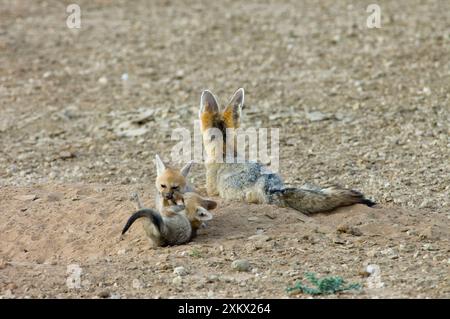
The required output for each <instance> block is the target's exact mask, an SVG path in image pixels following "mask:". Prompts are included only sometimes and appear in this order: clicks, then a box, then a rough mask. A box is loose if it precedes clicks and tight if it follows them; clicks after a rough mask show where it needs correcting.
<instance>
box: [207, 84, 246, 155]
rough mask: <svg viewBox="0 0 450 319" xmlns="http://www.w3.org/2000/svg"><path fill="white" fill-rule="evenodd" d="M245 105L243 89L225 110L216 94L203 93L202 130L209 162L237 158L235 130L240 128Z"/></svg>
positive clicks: (236, 93)
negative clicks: (227, 157) (226, 157)
mask: <svg viewBox="0 0 450 319" xmlns="http://www.w3.org/2000/svg"><path fill="white" fill-rule="evenodd" d="M243 105H244V89H242V88H240V89H238V90H237V91H236V92H235V93H234V94H233V96H232V98H231V99H230V101H229V102H228V104H227V105H226V106H225V107H224V108H223V109H221V108H220V107H219V104H218V102H217V99H216V98H215V96H214V94H212V93H211V92H210V91H208V90H206V91H203V93H202V96H201V98H200V111H199V117H200V129H201V131H202V136H203V145H204V146H205V150H206V155H207V157H208V160H209V161H215V160H217V161H222V160H223V159H224V157H225V156H233V157H234V156H235V152H236V148H235V145H236V143H235V137H236V135H235V134H236V131H235V130H236V129H238V128H239V127H240V122H241V113H242V107H243ZM227 151H228V154H227ZM230 152H231V153H230Z"/></svg>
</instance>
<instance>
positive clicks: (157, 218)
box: [122, 193, 216, 246]
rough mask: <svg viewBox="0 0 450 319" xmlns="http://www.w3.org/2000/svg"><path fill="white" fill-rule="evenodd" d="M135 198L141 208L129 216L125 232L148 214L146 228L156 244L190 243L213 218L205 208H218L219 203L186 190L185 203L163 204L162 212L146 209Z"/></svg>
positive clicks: (123, 231) (123, 232)
mask: <svg viewBox="0 0 450 319" xmlns="http://www.w3.org/2000/svg"><path fill="white" fill-rule="evenodd" d="M135 199H136V200H137V205H138V208H139V210H138V211H137V212H135V213H134V214H133V215H131V217H130V218H129V219H128V221H127V223H126V224H125V227H124V228H123V230H122V235H124V234H125V233H126V232H127V230H128V229H129V228H130V226H131V225H132V224H133V223H134V222H135V221H136V220H137V219H139V218H143V217H144V218H145V219H144V230H145V232H146V234H147V236H148V237H149V239H150V241H151V242H152V244H153V245H154V246H167V245H180V244H184V243H187V242H188V241H190V240H191V239H192V238H194V237H195V236H196V235H197V229H198V228H199V227H200V225H201V223H202V222H203V221H207V220H211V219H212V214H211V213H210V212H209V211H208V210H207V209H206V208H204V207H213V208H214V207H216V202H214V201H211V200H208V199H205V198H202V197H201V196H200V195H198V194H196V193H185V194H184V195H183V202H184V205H173V206H168V207H163V209H162V211H161V212H157V211H155V210H153V209H149V208H142V205H141V204H140V201H139V197H138V196H137V195H136V197H135Z"/></svg>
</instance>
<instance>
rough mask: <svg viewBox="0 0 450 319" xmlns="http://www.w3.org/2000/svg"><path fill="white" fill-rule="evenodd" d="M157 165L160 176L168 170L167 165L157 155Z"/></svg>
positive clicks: (157, 173) (157, 172)
mask: <svg viewBox="0 0 450 319" xmlns="http://www.w3.org/2000/svg"><path fill="white" fill-rule="evenodd" d="M155 164H156V175H157V176H160V175H161V174H162V173H163V172H164V170H165V169H166V165H164V162H163V161H162V160H161V158H159V155H158V154H156V155H155Z"/></svg>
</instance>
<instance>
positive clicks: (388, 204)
mask: <svg viewBox="0 0 450 319" xmlns="http://www.w3.org/2000/svg"><path fill="white" fill-rule="evenodd" d="M77 3H78V4H79V5H80V7H81V13H82V22H81V23H82V27H81V29H68V28H67V27H66V23H65V20H66V17H67V13H66V7H65V4H64V3H62V2H60V1H33V2H29V1H25V0H21V1H20V0H19V1H15V2H1V3H0V112H1V113H0V114H1V116H0V213H1V215H0V216H1V217H0V218H1V225H2V226H1V227H2V229H1V232H0V233H1V235H0V238H1V242H2V245H1V246H0V249H1V250H0V253H1V254H0V256H1V259H0V294H2V295H4V296H6V297H8V296H16V297H25V296H32V297H33V296H34V297H77V296H78V297H96V296H100V295H102V296H110V297H111V294H108V295H107V294H106V292H104V291H103V290H108V291H109V292H111V293H117V294H118V295H120V296H121V297H133V296H139V297H158V296H160V297H174V296H175V297H189V296H197V297H208V296H210V297H211V296H228V297H255V296H261V297H286V296H287V294H286V292H285V291H284V289H285V288H286V286H287V285H289V284H293V281H294V280H295V279H296V278H297V277H298V276H300V277H301V274H303V271H304V270H314V271H317V272H318V273H320V274H335V273H336V274H342V275H346V276H347V277H348V278H349V279H353V280H354V281H363V280H366V279H364V278H358V277H357V275H355V274H357V273H358V272H360V271H361V270H362V269H364V267H365V265H366V264H367V263H368V262H373V263H377V264H379V265H380V266H381V267H382V269H389V275H387V277H388V278H387V279H386V285H385V287H384V288H382V289H381V290H376V291H375V292H374V291H373V290H370V289H367V290H364V291H363V292H361V293H359V294H350V295H348V296H345V295H344V297H356V298H359V297H362V298H367V297H378V296H381V297H396V296H401V297H427V296H434V297H447V298H448V297H449V296H450V295H449V293H450V290H449V286H450V285H449V284H448V283H449V281H450V278H449V275H448V274H449V259H448V258H449V250H448V247H449V245H448V234H449V229H450V227H449V224H450V217H449V216H450V170H449V167H450V165H449V164H450V160H449V159H450V126H449V123H450V112H449V111H450V59H449V56H450V52H449V51H450V45H449V44H450V15H449V14H448V12H450V2H448V1H439V0H436V1H418V0H417V1H416V0H408V1H406V0H403V1H395V2H394V1H377V3H378V4H379V5H380V7H381V10H382V28H380V29H368V28H367V27H366V18H367V16H368V13H366V7H367V5H368V4H369V3H370V2H368V1H362V2H356V1H355V2H352V1H339V2H336V1H325V0H321V1H301V2H299V1H276V2H275V1H264V2H261V1H245V2H244V1H242V2H238V1H221V2H217V3H206V2H201V1H189V4H187V3H184V2H182V1H169V0H164V1H133V3H132V4H131V3H130V2H129V1H107V0H96V1H77ZM124 74H126V75H124ZM238 87H244V88H245V90H246V106H245V109H244V118H243V122H244V125H246V126H255V127H267V128H273V127H275V128H280V147H281V148H280V173H281V175H282V176H283V177H284V178H285V180H286V182H287V183H289V184H303V183H305V182H309V183H316V184H319V185H320V184H327V183H339V184H342V185H344V186H348V187H352V188H355V189H358V190H360V191H362V192H364V193H365V194H367V196H368V197H370V198H371V199H373V200H375V201H376V202H377V203H379V208H378V209H379V210H375V211H374V212H378V213H372V212H371V211H367V210H366V209H365V208H363V207H359V206H356V208H349V209H344V210H343V211H342V212H341V213H339V214H335V215H326V216H317V217H314V218H312V221H311V223H312V224H311V225H309V224H308V225H306V224H305V223H303V222H297V223H294V224H293V225H296V227H297V228H295V227H294V226H289V225H285V223H286V222H288V221H289V220H290V219H289V218H296V217H295V216H296V215H295V214H296V213H295V212H292V211H290V210H284V209H283V210H279V209H274V208H273V207H266V206H262V207H259V208H256V207H255V206H252V205H251V206H248V205H244V204H237V203H225V202H220V204H221V205H220V207H219V210H218V212H217V219H216V220H214V223H212V226H211V228H210V229H208V230H207V231H206V233H205V234H204V236H201V237H200V238H199V239H198V241H196V242H194V243H192V244H190V245H187V246H181V247H174V248H164V249H161V250H151V251H150V252H147V250H148V244H147V243H146V242H145V241H144V239H143V233H142V232H139V231H138V230H136V231H135V233H134V235H132V236H136V237H134V239H133V240H135V241H138V242H134V241H131V242H130V241H129V239H125V240H124V241H123V242H120V243H115V244H114V245H113V244H112V243H111V242H108V245H106V244H105V245H106V246H102V245H100V243H101V242H102V241H104V240H106V239H107V238H108V237H105V236H106V235H105V234H104V233H103V231H104V230H105V229H104V228H103V227H107V229H108V231H109V232H108V235H109V236H111V237H114V238H116V236H117V235H118V233H119V231H120V228H121V225H122V223H123V222H124V221H125V220H126V218H127V216H128V214H129V213H131V212H132V209H133V206H132V204H131V203H129V202H128V200H127V199H128V196H129V192H131V191H133V190H135V189H139V190H140V191H141V192H143V193H145V194H147V197H146V199H147V202H148V203H149V204H150V205H151V204H152V194H153V192H152V191H153V186H152V185H153V180H154V178H155V169H154V166H153V162H152V160H153V157H154V154H155V153H159V154H160V155H161V156H162V157H163V158H170V150H171V148H172V146H173V145H174V144H175V142H174V141H172V140H171V133H172V130H173V129H174V128H177V127H186V128H188V129H190V130H191V131H193V127H194V120H195V119H196V117H197V112H198V104H199V97H200V93H201V91H202V90H203V89H206V88H208V89H210V90H212V91H213V92H215V93H216V94H217V96H218V97H219V98H220V100H221V101H222V102H225V100H226V99H228V98H229V97H230V96H231V94H232V93H233V92H234V90H235V89H237V88H238ZM192 182H193V183H194V184H195V185H197V186H199V188H200V190H203V188H202V186H203V185H204V169H203V167H202V165H195V168H194V169H193V172H192ZM80 188H81V189H82V190H83V189H84V188H87V190H86V191H85V192H84V191H80ZM79 191H80V193H77V192H79ZM105 192H107V193H108V196H106V193H105ZM55 193H57V194H59V195H54V196H53V195H52V196H50V197H49V194H55ZM25 195H27V196H29V195H31V196H32V197H33V198H32V199H30V198H31V197H30V198H26V197H24V196H25ZM35 195H36V196H35ZM55 196H56V197H55ZM34 197H36V198H34ZM78 197H79V198H78ZM49 198H50V199H49ZM92 198H94V199H92ZM90 210H92V213H91V215H89V218H88V217H86V216H85V215H86V214H87V213H86V212H88V211H90ZM355 210H356V211H357V212H359V213H360V214H361V216H364V217H366V218H367V219H366V220H363V219H361V218H362V217H357V216H356V217H355V216H354V214H355ZM270 212H275V213H276V214H277V216H278V215H280V214H282V213H285V214H286V216H287V217H285V218H284V217H283V218H282V217H278V218H276V219H274V221H273V220H271V219H270V218H269V219H268V220H264V222H263V225H262V226H261V225H260V226H261V227H262V229H264V231H266V232H268V233H269V234H270V236H271V238H273V240H270V241H268V242H267V243H266V242H264V243H265V244H264V245H269V246H267V247H265V246H264V245H263V246H262V248H261V249H259V248H258V249H254V248H252V247H250V246H249V247H247V248H245V247H238V248H236V247H235V246H236V245H237V243H239V241H241V240H242V238H248V237H251V236H252V235H255V234H256V231H257V230H258V229H259V228H258V227H259V226H255V225H253V224H252V221H248V218H251V216H254V217H256V218H260V219H263V217H261V216H264V214H266V213H270ZM382 213H386V214H387V215H388V216H382ZM228 214H229V216H230V218H231V216H234V217H235V219H236V220H238V221H241V222H242V223H243V225H241V224H235V223H233V224H230V225H228V226H227V227H224V229H225V230H226V231H229V232H231V233H232V234H233V235H230V236H231V238H229V237H230V236H228V235H226V233H224V230H221V228H220V227H219V225H220V224H219V223H220V222H221V223H225V224H226V223H227V222H229V221H227V218H226V216H228ZM247 215H251V216H247ZM54 217H55V218H54ZM238 217H240V219H239V218H238ZM77 218H80V220H78V219H77ZM85 218H86V219H85ZM266 219H267V218H266ZM347 219H350V220H351V224H352V225H353V226H355V227H357V226H358V227H363V228H364V227H370V225H371V222H373V223H374V224H375V225H378V223H379V225H383V227H381V226H380V227H378V228H374V229H371V230H370V231H367V233H366V232H365V231H363V235H362V236H356V237H355V236H353V235H348V234H344V235H343V236H346V237H348V238H346V239H345V240H344V244H339V243H338V244H336V243H334V239H327V238H329V237H330V236H331V237H330V238H333V236H335V235H336V234H338V233H339V231H338V230H337V229H338V228H339V227H338V226H339V225H341V226H342V224H345V223H347V222H348V221H347ZM354 219H355V220H357V221H355V220H354ZM398 220H400V221H398ZM36 221H39V222H36ZM74 221H75V222H76V225H75V226H73V227H72V226H70V225H71V223H72V222H74ZM333 223H335V224H333ZM303 224H305V225H303ZM302 225H303V226H302ZM392 225H393V227H394V228H395V231H394V230H392V231H388V230H386V229H391V228H390V227H391V226H392ZM293 227H294V228H293ZM320 227H325V228H326V230H323V231H322V232H321V231H319V233H318V234H319V235H317V233H315V232H314V230H317V228H320ZM327 227H328V228H327ZM396 227H398V228H396ZM136 228H137V229H138V227H136ZM416 228H417V229H416ZM27 229H31V230H32V231H30V235H29V236H28V235H27V236H23V232H25V231H26V230H27ZM42 230H46V231H47V230H48V231H49V232H48V233H47V232H44V233H42ZM311 232H312V234H313V235H312V238H313V239H308V238H309V237H308V236H309V235H305V234H308V233H311ZM407 232H409V234H407ZM33 234H34V235H35V236H37V237H36V238H37V239H33V238H34V237H33ZM314 234H315V235H314ZM380 234H382V235H383V236H386V238H379V236H380ZM58 235H59V236H62V237H61V241H60V242H58V238H59V237H58ZM322 235H323V236H322ZM46 236H47V237H46ZM86 236H87V238H88V240H87V239H86V238H84V239H83V237H86ZM96 236H97V237H96ZM233 236H237V238H233ZM239 236H240V237H239ZM305 236H306V239H305ZM324 236H325V237H326V238H325V237H324ZM239 238H241V239H239ZM338 241H339V240H338ZM347 241H349V242H348V243H347ZM71 242H75V243H77V245H75V244H74V246H71V245H70V243H71ZM18 243H20V244H18ZM83 243H84V244H87V243H89V245H92V246H93V247H92V249H87V251H84V248H83V247H84V244H83ZM130 243H131V247H130V248H126V247H128V246H130ZM134 244H136V245H137V246H136V247H133V246H134ZM60 245H62V246H60ZM66 245H67V247H68V248H66V249H63V248H64V247H65V246H66ZM249 245H250V244H249ZM277 245H278V246H277ZM348 245H353V247H354V248H350V251H348V250H347V249H348V248H346V247H347V246H348ZM402 245H403V246H402ZM408 245H410V246H408ZM424 245H426V246H425V248H424ZM28 246H29V247H28ZM122 246H123V247H122ZM96 247H101V249H98V251H97V252H96V251H95V248H96ZM220 247H222V250H221V248H220ZM317 247H320V249H318V250H317V251H315V249H316V248H317ZM336 247H337V248H336ZM400 247H403V248H400ZM405 247H409V248H405ZM430 247H431V248H430ZM123 249H125V252H127V251H128V250H127V249H129V250H130V253H125V252H123ZM192 249H194V250H198V251H200V252H201V254H202V256H204V257H203V258H196V257H195V256H194V257H192V256H191V255H189V253H185V255H183V256H182V255H181V254H182V253H183V252H184V251H188V252H189V251H191V250H192ZM386 249H388V251H387V253H385V254H384V253H381V252H382V251H384V252H386ZM389 249H392V250H393V251H394V253H392V251H391V250H389ZM402 249H406V251H407V252H406V253H404V254H403V253H402V252H400V253H399V251H401V250H402ZM436 249H437V250H436ZM119 250H120V251H121V254H118V253H117V251H119ZM236 250H237V252H236ZM42 251H46V254H44V255H42ZM308 251H309V253H308ZM424 251H425V252H424ZM349 252H351V254H350V255H349V254H348V253H349ZM368 252H371V253H368ZM417 252H419V253H417ZM416 253H417V255H416ZM147 254H148V255H147ZM186 254H188V257H186ZM367 254H369V256H368V255H367ZM396 254H397V257H393V258H391V257H392V256H395V255H396ZM194 255H195V254H194ZM267 255H269V256H271V257H272V260H273V261H272V262H270V263H268V265H266V266H264V265H263V264H262V263H263V261H265V260H266V259H267ZM321 256H324V257H323V258H321ZM331 256H339V258H337V260H338V261H339V262H338V263H336V259H335V257H331ZM389 256H391V257H389ZM414 256H415V257H414ZM425 256H426V257H425ZM185 257H186V258H185ZM238 257H239V258H244V259H249V260H250V261H251V263H253V265H254V268H257V269H259V270H257V271H255V272H254V273H252V272H250V273H245V274H244V275H242V274H240V273H239V274H236V273H235V272H232V270H231V266H230V265H231V262H232V260H234V259H236V258H238ZM326 257H329V258H326ZM179 258H181V259H179ZM183 258H185V259H188V260H189V261H188V262H187V266H189V267H190V268H191V269H193V268H196V269H197V267H198V269H199V271H201V270H205V269H206V270H207V269H209V270H210V271H209V272H211V269H214V272H212V273H209V272H208V271H206V270H205V274H202V273H195V275H193V274H192V273H191V274H190V275H188V276H187V279H186V278H185V279H184V283H179V285H178V286H177V284H176V283H175V284H174V283H172V278H171V277H172V276H173V274H172V268H171V267H176V266H178V264H179V263H180V262H181V260H184V259H183ZM303 258H306V260H304V259H303ZM352 258H354V259H352ZM154 260H158V262H157V264H155V263H154ZM283 260H287V264H285V265H283V264H281V262H282V261H283ZM417 260H420V261H421V262H422V263H425V264H424V265H426V266H423V267H422V266H420V265H419V266H417V265H416V264H417ZM70 262H78V263H80V264H82V265H83V267H87V268H83V269H85V271H86V269H88V275H87V276H88V277H89V276H92V278H90V279H89V280H90V284H86V289H84V290H83V289H82V290H73V291H72V290H67V288H66V285H65V278H66V276H67V274H66V266H67V264H68V263H70ZM183 262H184V261H183ZM158 263H159V264H158ZM294 263H297V264H298V265H297V266H295V264H294ZM255 264H256V265H255ZM164 265H166V266H164ZM344 265H345V266H344ZM413 265H416V266H413ZM108 266H110V267H108ZM89 267H91V268H89ZM129 267H136V268H133V269H128V268H129ZM142 267H144V268H145V267H147V268H145V269H146V270H150V274H149V273H146V274H145V275H144V274H143V273H142V270H144V268H142ZM164 267H166V268H164ZM208 267H209V268H208ZM296 267H297V268H296ZM414 267H416V268H414ZM417 267H419V268H417ZM420 267H422V268H420ZM43 269H60V270H59V272H56V273H57V274H58V275H55V276H54V277H52V278H51V280H49V276H50V275H49V274H50V273H51V272H50V273H48V272H47V270H45V271H44V270H43ZM290 272H293V273H295V272H296V273H295V274H293V275H288V274H289V273H290ZM153 273H155V274H156V275H155V276H154V277H152V275H151V274H153ZM424 273H425V274H424ZM257 274H260V275H258V276H262V277H258V276H257ZM419 274H420V275H419ZM209 275H217V276H219V278H220V279H217V282H216V281H215V280H216V279H212V286H208V285H209V281H208V280H209V279H208V276H209ZM110 276H111V278H110ZM140 276H144V277H140ZM195 276H200V279H198V278H197V277H195ZM50 277H51V276H50ZM119 277H120V278H122V279H120V278H119ZM241 277H242V278H244V277H245V280H244V279H242V278H241ZM102 278H103V279H102ZM139 278H140V279H139ZM201 278H203V279H201ZM224 278H225V279H224ZM226 278H228V279H226ZM230 278H231V279H230ZM254 278H264V280H259V281H258V279H254ZM133 279H139V280H140V281H142V282H144V283H143V286H142V287H141V288H133V287H134V286H136V287H140V286H139V284H137V281H135V282H134V283H135V285H134V286H133V284H132V283H133ZM197 279H198V280H199V281H200V282H203V286H202V285H199V287H198V288H195V287H196V286H195V285H191V284H192V283H194V282H197ZM36 280H37V281H36ZM227 280H229V281H227ZM242 280H244V284H242V283H241V282H242ZM33 282H35V283H34V284H33ZM100 283H102V285H101V286H99V284H100ZM174 285H175V286H174ZM145 287H155V289H146V288H145ZM211 287H212V288H211ZM167 289H171V290H167ZM156 291H159V292H156ZM102 293H103V294H102ZM114 296H116V295H114ZM300 297H302V296H300ZM303 297H304V296H303Z"/></svg>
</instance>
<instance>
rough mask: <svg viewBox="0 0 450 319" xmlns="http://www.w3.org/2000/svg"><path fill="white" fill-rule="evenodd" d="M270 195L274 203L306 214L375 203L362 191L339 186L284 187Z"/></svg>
mask: <svg viewBox="0 0 450 319" xmlns="http://www.w3.org/2000/svg"><path fill="white" fill-rule="evenodd" d="M270 196H271V202H272V203H274V204H276V205H279V206H283V207H291V208H293V209H296V210H298V211H299V212H302V213H304V214H312V213H318V212H325V211H329V210H332V209H335V208H338V207H343V206H349V205H353V204H365V205H367V206H369V207H371V206H374V205H375V203H374V202H373V201H371V200H369V199H367V198H365V197H364V195H363V194H362V193H360V192H358V191H355V190H351V189H346V188H342V187H338V186H331V187H327V188H319V187H311V186H308V187H305V186H303V187H301V188H284V189H281V190H275V191H273V192H272V193H271V194H270Z"/></svg>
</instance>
